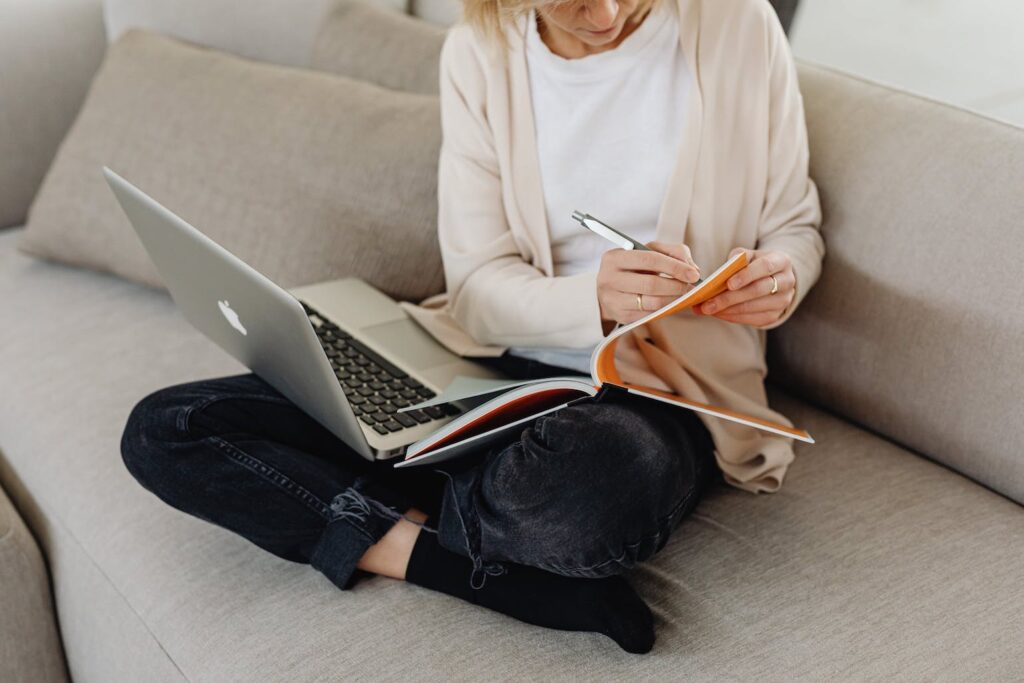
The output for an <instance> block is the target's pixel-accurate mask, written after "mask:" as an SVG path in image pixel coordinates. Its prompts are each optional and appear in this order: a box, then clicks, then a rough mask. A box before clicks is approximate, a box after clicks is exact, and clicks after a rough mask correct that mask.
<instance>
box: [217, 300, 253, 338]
mask: <svg viewBox="0 0 1024 683" xmlns="http://www.w3.org/2000/svg"><path fill="white" fill-rule="evenodd" d="M217 306H219V307H220V313H221V315H223V316H224V318H225V319H226V320H227V321H228V322H229V323H231V327H233V328H235V329H236V330H238V331H239V332H241V333H242V334H249V333H248V332H247V331H246V329H245V325H243V324H242V321H241V320H240V319H239V318H238V314H237V313H235V312H234V311H233V310H231V304H230V303H228V301H227V300H224V301H218V302H217Z"/></svg>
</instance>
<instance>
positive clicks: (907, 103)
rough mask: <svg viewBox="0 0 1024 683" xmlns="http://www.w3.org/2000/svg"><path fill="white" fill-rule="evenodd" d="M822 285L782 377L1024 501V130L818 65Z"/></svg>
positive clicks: (811, 103) (814, 100)
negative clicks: (1023, 187) (1022, 274)
mask: <svg viewBox="0 0 1024 683" xmlns="http://www.w3.org/2000/svg"><path fill="white" fill-rule="evenodd" d="M800 83H801V88H802V90H803V93H804V102H805V104H806V109H807V123H808V129H809V133H810V144H811V175H812V176H813V177H814V179H815V180H816V181H817V183H818V185H819V188H820V190H821V197H822V205H823V209H824V213H825V224H824V226H823V228H822V232H823V234H824V237H825V241H826V243H827V245H828V254H827V256H826V263H825V267H824V270H823V272H822V275H821V279H820V281H819V282H818V284H817V285H816V286H815V288H814V289H813V290H812V291H811V293H810V294H809V296H808V297H807V299H806V300H805V302H804V303H803V305H802V307H801V309H800V310H799V311H798V313H797V314H796V316H794V318H793V319H792V320H791V321H790V322H789V323H788V324H786V325H785V326H783V327H782V328H780V329H779V330H778V331H777V332H775V333H774V335H773V338H772V353H771V355H770V359H769V360H770V363H769V367H770V368H771V373H772V377H773V378H774V379H775V380H776V381H778V382H781V383H783V384H784V385H785V386H786V387H788V388H789V389H790V390H791V391H794V392H796V393H798V394H800V395H802V396H804V397H806V398H807V399H808V400H810V401H813V402H816V403H818V404H820V405H822V406H825V407H827V408H828V409H830V410H833V411H835V412H837V413H838V414H840V415H843V416H846V417H848V418H850V419H852V420H855V421H856V422H858V423H860V424H863V425H867V426H868V427H869V428H870V429H872V430H874V431H877V432H879V433H881V434H884V435H886V436H889V437H891V438H892V439H894V440H896V441H898V442H899V443H902V444H904V445H906V446H908V447H910V448H912V449H914V450H916V451H918V452H920V453H926V454H927V455H928V456H929V457H931V458H934V459H935V460H937V461H939V462H941V463H943V464H945V465H948V466H950V467H953V468H954V469H956V470H958V471H960V472H963V473H965V474H967V475H968V476H970V477H973V478H974V479H976V480H978V481H980V482H982V483H983V484H985V485H986V486H990V487H992V488H993V489H995V490H997V491H1000V492H1002V493H1004V494H1006V495H1008V496H1011V497H1012V498H1014V499H1015V500H1017V501H1019V502H1024V455H1022V454H1021V451H1020V448H1019V447H1018V446H1017V444H1019V443H1021V442H1022V441H1024V401H1022V400H1021V381H1020V378H1021V377H1022V376H1024V345H1022V344H1021V339H1024V323H1022V320H1021V316H1020V313H1019V311H1020V306H1021V301H1024V279H1022V278H1021V277H1020V272H1021V262H1022V261H1024V242H1021V240H1019V239H1017V235H1019V233H1020V231H1021V225H1022V223H1024V192H1022V191H1021V188H1020V184H1021V178H1024V130H1021V129H1019V128H1014V127H1012V126H1008V125H1004V124H1000V123H996V122H994V121H991V120H988V119H985V118H982V117H980V116H976V115H974V114H970V113H968V112H965V111H961V110H959V109H955V108H953V107H950V106H947V105H943V104H938V103H935V102H932V101H928V100H924V99H921V98H918V97H914V96H911V95H907V94H904V93H900V92H896V91H893V90H890V89H888V88H884V87H881V86H877V85H873V84H870V83H866V82H863V81H860V80H857V79H853V78H850V77H848V76H843V75H841V74H837V73H835V72H832V71H828V70H825V69H821V68H816V67H811V66H803V67H802V68H801V72H800Z"/></svg>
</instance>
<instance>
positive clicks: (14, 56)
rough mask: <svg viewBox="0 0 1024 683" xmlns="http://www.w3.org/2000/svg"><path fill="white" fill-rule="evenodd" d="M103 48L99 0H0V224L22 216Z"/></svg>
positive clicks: (15, 222)
mask: <svg viewBox="0 0 1024 683" xmlns="http://www.w3.org/2000/svg"><path fill="white" fill-rule="evenodd" d="M105 49H106V36H105V33H104V30H103V8H102V3H101V2H100V0H31V2H4V3H0V228H3V227H10V226H12V225H20V224H22V223H24V222H25V215H26V213H27V212H28V207H29V204H31V203H32V198H33V197H34V196H35V193H36V190H37V189H38V188H39V185H40V183H41V182H42V180H43V176H44V175H45V174H46V170H47V169H48V168H49V166H50V162H51V161H52V160H53V157H54V155H55V154H56V152H57V147H58V146H59V145H60V142H61V140H62V139H63V138H64V134H65V133H66V132H67V130H68V128H69V127H70V126H71V123H72V121H74V118H75V115H76V114H77V113H78V108H79V106H80V105H81V104H82V100H83V99H84V98H85V93H86V91H87V90H88V88H89V83H90V82H91V80H92V77H93V74H94V73H95V72H96V69H97V68H98V67H99V64H100V61H101V60H102V59H103V54H104V51H105Z"/></svg>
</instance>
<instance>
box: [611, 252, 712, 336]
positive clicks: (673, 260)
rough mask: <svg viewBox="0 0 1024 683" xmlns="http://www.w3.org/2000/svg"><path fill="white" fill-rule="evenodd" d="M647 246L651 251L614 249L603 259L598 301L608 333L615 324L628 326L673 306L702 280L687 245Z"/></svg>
mask: <svg viewBox="0 0 1024 683" xmlns="http://www.w3.org/2000/svg"><path fill="white" fill-rule="evenodd" d="M647 247H648V248H650V249H651V250H652V251H634V250H626V249H612V250H610V251H606V252H605V253H604V256H602V257H601V268H600V269H599V270H598V272H597V301H598V304H599V305H600V307H601V320H602V321H603V322H604V323H605V332H607V331H608V330H609V329H610V327H611V326H612V325H613V324H614V323H622V324H624V325H627V324H629V323H631V322H634V321H636V320H639V319H640V318H643V317H644V316H646V315H647V314H648V313H650V312H651V311H656V310H658V309H659V308H661V307H662V306H664V305H666V304H668V303H671V302H672V301H673V300H674V299H677V298H679V297H680V296H681V295H683V294H684V293H686V292H688V291H689V290H690V288H691V287H692V286H693V285H692V283H694V282H696V281H697V280H699V279H700V269H699V268H697V264H696V263H694V262H693V258H692V257H691V256H690V248H689V247H687V246H686V245H685V244H665V243H663V242H650V243H648V244H647ZM658 273H665V274H666V275H669V276H670V277H662V276H661V275H659V274H658Z"/></svg>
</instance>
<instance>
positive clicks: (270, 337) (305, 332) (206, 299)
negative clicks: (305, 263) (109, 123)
mask: <svg viewBox="0 0 1024 683" xmlns="http://www.w3.org/2000/svg"><path fill="white" fill-rule="evenodd" d="M103 173H104V175H105V176H106V178H107V183H108V184H109V185H110V187H111V189H112V190H113V191H114V194H115V195H116V196H117V200H118V201H119V202H120V203H121V207H122V208H123V209H124V212H125V214H127V216H128V220H130V221H131V224H132V226H133V227H134V228H135V231H136V232H137V233H138V235H139V238H140V239H141V240H142V244H143V245H144V246H145V248H146V251H147V252H148V253H149V256H150V258H152V260H153V263H155V264H156V267H157V270H158V271H159V272H160V275H161V277H162V278H163V281H164V283H165V284H166V285H167V289H169V290H170V292H171V296H172V297H173V298H174V302H175V303H176V304H177V305H178V307H179V308H180V309H181V310H182V312H183V313H184V315H185V317H186V318H187V319H188V321H189V322H190V323H192V325H194V326H195V327H196V328H197V329H198V330H199V331H200V332H202V333H203V334H205V335H206V336H207V337H209V338H210V339H211V340H212V341H213V342H215V343H216V344H217V345H218V346H220V347H221V348H222V349H224V350H225V351H227V352H228V353H229V354H231V355H232V356H234V357H235V358H237V359H238V360H239V361H241V362H242V363H243V364H244V365H245V366H246V367H248V368H249V369H250V370H252V371H253V372H254V373H256V374H257V375H258V376H260V377H261V378H263V379H264V380H265V381H266V382H268V383H269V384H270V385H271V386H273V387H274V388H275V389H277V390H278V391H280V392H281V393H282V394H284V395H285V396H287V397H288V398H289V399H291V401H292V402H294V403H295V404H296V405H297V406H299V407H300V408H302V409H303V410H304V411H306V413H308V414H309V415H310V416H312V417H313V418H314V419H316V420H317V421H318V422H319V423H320V424H322V425H323V426H324V427H326V428H327V429H329V430H330V431H331V432H333V433H334V434H335V435H337V436H338V437H339V438H340V439H342V440H343V441H344V442H345V443H346V444H348V445H349V446H351V447H352V449H353V450H355V451H356V452H357V453H359V454H360V455H362V456H363V457H365V458H367V459H371V460H372V459H382V458H390V457H394V456H398V455H401V454H403V453H404V452H405V448H406V446H408V445H409V444H411V443H413V442H415V441H418V440H419V439H422V438H424V437H426V436H428V435H429V434H431V433H433V432H434V431H436V430H437V429H438V428H440V427H441V426H442V425H443V424H445V423H446V422H448V421H450V420H451V419H452V416H453V415H455V414H458V408H457V407H450V406H449V407H434V408H426V409H423V410H417V411H412V412H408V413H398V412H397V410H398V409H399V408H402V407H407V406H409V405H415V404H417V403H420V402H423V401H426V400H428V399H430V398H432V397H433V396H434V395H435V394H437V393H440V392H441V391H443V390H444V389H445V388H446V387H447V386H448V385H449V384H450V383H451V381H452V380H453V379H454V378H455V377H456V376H459V375H462V376H467V377H481V378H500V375H498V374H497V373H495V372H493V371H491V370H490V369H489V368H485V367H484V366H482V365H479V364H477V363H473V362H472V361H468V360H465V359H463V358H460V357H459V356H457V355H455V354H453V353H451V352H450V351H448V350H447V349H446V348H444V347H443V346H441V345H440V344H439V343H438V342H436V341H435V340H434V338H433V337H431V336H430V335H429V334H428V333H426V332H425V331H424V330H423V329H422V328H421V327H420V326H419V325H417V324H416V323H415V322H414V321H413V320H412V319H411V318H409V316H408V315H407V314H406V313H405V311H403V310H402V308H401V307H400V306H399V305H398V304H397V303H395V302H394V301H393V300H392V299H390V298H388V297H387V296H386V295H384V294H382V293H381V292H379V291H377V290H376V289H374V288H373V287H371V286H369V285H367V284H366V283H364V282H362V281H361V280H356V279H344V280H335V281H333V282H324V283H321V284H315V285H310V286H307V287H300V288H297V289H293V290H291V291H290V292H286V291H285V290H283V289H281V288H280V287H278V286H277V285H275V284H274V283H273V282H271V281H270V280H269V279H267V278H266V277H264V276H263V275H261V274H260V273H258V272H257V271H255V270H254V269H253V268H251V267H249V266H248V265H246V264H245V263H243V262H242V261H241V260H239V259H238V258H236V257H235V256H234V255H232V254H231V253H230V252H228V251H227V250H226V249H224V248H223V247H221V246H220V245H219V244H217V243H216V242H214V241H213V240H211V239H210V238H208V237H206V235H204V234H202V233H201V232H199V231H198V230H196V229H195V228H193V227H192V226H191V225H189V224H188V223H186V222H185V221H184V220H182V219H181V218H179V217H178V216H176V215H174V214H173V213H171V212H170V211H169V210H167V209H166V208H164V207H163V206H161V205H160V204H159V203H157V202H156V201H154V200H153V199H152V198H151V197H149V196H147V195H146V194H145V193H143V192H142V191H141V190H139V189H138V188H137V187H135V186H133V185H132V184H131V183H129V182H128V181H126V180H125V179H124V178H121V177H120V176H119V175H117V174H116V173H114V172H113V171H111V170H110V169H107V168H104V169H103Z"/></svg>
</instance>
